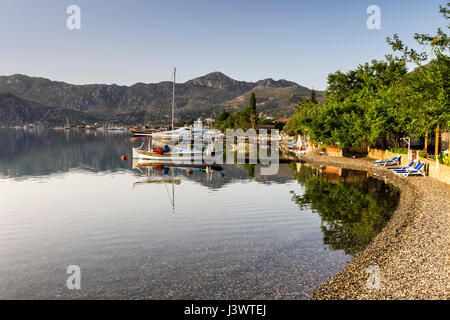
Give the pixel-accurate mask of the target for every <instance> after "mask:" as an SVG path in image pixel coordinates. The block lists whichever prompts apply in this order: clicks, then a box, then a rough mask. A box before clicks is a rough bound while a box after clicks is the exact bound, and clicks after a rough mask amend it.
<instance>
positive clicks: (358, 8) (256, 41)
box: [0, 0, 446, 89]
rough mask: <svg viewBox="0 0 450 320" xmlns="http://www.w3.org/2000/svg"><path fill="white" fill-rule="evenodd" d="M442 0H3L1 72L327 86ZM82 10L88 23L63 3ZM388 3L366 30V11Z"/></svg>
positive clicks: (432, 13) (423, 19)
mask: <svg viewBox="0 0 450 320" xmlns="http://www.w3.org/2000/svg"><path fill="white" fill-rule="evenodd" d="M445 2H446V1H443V0H368V1H366V0H334V1H333V0H314V1H313V0H311V1H305V0H295V1H294V0H292V1H283V0H270V1H268V0H240V1H235V0H203V1H200V0H195V1H194V0H193V1H191V0H162V1H151V0H140V1H138V0H126V1H125V0H122V1H119V0H108V1H106V0H70V1H66V0H39V1H37V0H36V1H34V0H33V1H31V0H0V39H1V42H0V43H1V44H0V74H1V75H10V74H15V73H22V74H27V75H30V76H42V77H46V78H50V79H52V80H60V81H66V82H69V83H75V84H86V83H108V84H111V83H117V84H123V85H130V84H133V83H136V82H146V83H148V82H159V81H165V80H170V76H171V72H172V68H173V67H174V66H176V67H177V70H178V75H179V76H178V82H184V81H187V80H189V79H192V78H194V77H197V76H201V75H204V74H206V73H209V72H212V71H221V72H223V73H225V74H227V75H229V76H230V77H232V78H234V79H237V80H245V81H256V80H259V79H263V78H268V77H271V78H274V79H287V80H292V81H295V82H298V83H299V84H301V85H304V86H307V87H314V88H316V89H324V88H325V87H326V77H327V75H328V74H329V73H330V72H334V71H336V70H338V69H341V70H343V71H345V70H348V69H350V68H353V67H355V66H356V65H357V64H358V63H362V62H366V61H370V60H371V59H380V58H382V57H384V55H385V54H386V53H389V52H390V49H389V47H388V45H387V44H386V42H385V38H386V36H390V35H392V34H394V33H399V35H400V37H401V38H402V39H405V40H408V43H409V44H410V45H411V44H414V41H413V40H412V36H413V34H414V32H421V33H422V32H424V33H434V32H435V30H436V28H437V27H438V26H443V25H445V22H444V20H443V19H442V18H441V17H440V14H439V4H444V3H445ZM71 4H76V5H79V6H80V8H81V24H82V25H81V27H82V28H81V30H68V29H67V28H66V19H67V17H68V14H66V8H67V7H68V6H69V5H71ZM372 4H376V5H379V6H380V8H381V27H382V29H381V30H372V31H371V30H368V29H367V28H366V19H367V17H368V14H367V13H366V8H367V7H368V6H369V5H372Z"/></svg>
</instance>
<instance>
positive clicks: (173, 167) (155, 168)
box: [133, 159, 223, 213]
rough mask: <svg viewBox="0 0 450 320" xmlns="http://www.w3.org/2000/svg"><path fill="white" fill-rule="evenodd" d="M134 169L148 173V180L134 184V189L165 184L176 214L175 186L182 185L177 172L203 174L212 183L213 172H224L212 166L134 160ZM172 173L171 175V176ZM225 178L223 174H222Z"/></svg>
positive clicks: (219, 167) (218, 167) (220, 168)
mask: <svg viewBox="0 0 450 320" xmlns="http://www.w3.org/2000/svg"><path fill="white" fill-rule="evenodd" d="M133 169H136V170H139V171H140V172H141V173H142V174H144V171H143V170H144V169H145V170H146V171H147V173H146V179H145V180H142V181H136V182H134V183H133V187H135V186H136V185H138V184H164V186H165V187H166V191H167V194H168V196H169V200H170V202H171V205H172V212H173V213H174V212H175V185H179V184H181V179H176V178H175V177H176V176H177V175H178V174H176V173H175V172H179V171H180V170H181V171H186V173H187V175H188V176H189V175H190V174H191V173H192V172H194V171H197V172H203V173H206V175H207V180H208V181H210V180H211V177H212V172H213V171H217V172H220V171H222V170H223V168H222V167H221V166H217V165H215V166H210V165H206V164H195V165H193V164H184V165H183V164H174V163H171V162H168V163H163V162H158V161H157V162H155V161H146V160H136V159H133ZM169 173H170V175H169ZM220 175H221V176H222V177H223V173H220ZM169 184H171V185H172V193H170V191H169V189H168V185H169Z"/></svg>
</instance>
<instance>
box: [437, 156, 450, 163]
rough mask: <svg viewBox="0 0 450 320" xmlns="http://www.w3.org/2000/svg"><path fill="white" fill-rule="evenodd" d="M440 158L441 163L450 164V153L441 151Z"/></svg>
mask: <svg viewBox="0 0 450 320" xmlns="http://www.w3.org/2000/svg"><path fill="white" fill-rule="evenodd" d="M438 160H439V163H440V164H443V165H446V166H450V155H448V154H443V153H441V154H439V156H438Z"/></svg>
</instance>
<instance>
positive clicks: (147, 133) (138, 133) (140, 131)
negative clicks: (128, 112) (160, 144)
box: [130, 128, 157, 136]
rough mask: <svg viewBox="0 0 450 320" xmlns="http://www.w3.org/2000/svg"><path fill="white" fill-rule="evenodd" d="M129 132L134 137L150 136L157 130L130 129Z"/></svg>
mask: <svg viewBox="0 0 450 320" xmlns="http://www.w3.org/2000/svg"><path fill="white" fill-rule="evenodd" d="M130 131H131V132H133V134H134V135H136V136H150V135H152V133H155V132H156V131H157V130H156V129H135V128H130Z"/></svg>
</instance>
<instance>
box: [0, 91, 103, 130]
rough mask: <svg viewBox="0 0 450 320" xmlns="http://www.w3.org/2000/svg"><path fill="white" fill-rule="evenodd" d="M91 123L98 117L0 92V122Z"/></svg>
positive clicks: (19, 123)
mask: <svg viewBox="0 0 450 320" xmlns="http://www.w3.org/2000/svg"><path fill="white" fill-rule="evenodd" d="M67 119H70V120H71V122H72V123H93V122H96V121H98V118H97V117H95V116H93V115H90V114H87V113H84V112H79V111H75V110H68V109H61V108H50V107H46V106H43V105H41V104H39V103H37V102H34V101H29V100H25V99H22V98H19V97H17V96H15V95H13V94H10V93H0V124H2V125H14V126H15V125H25V124H29V123H44V122H46V123H47V124H54V125H57V124H63V123H66V120H67Z"/></svg>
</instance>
